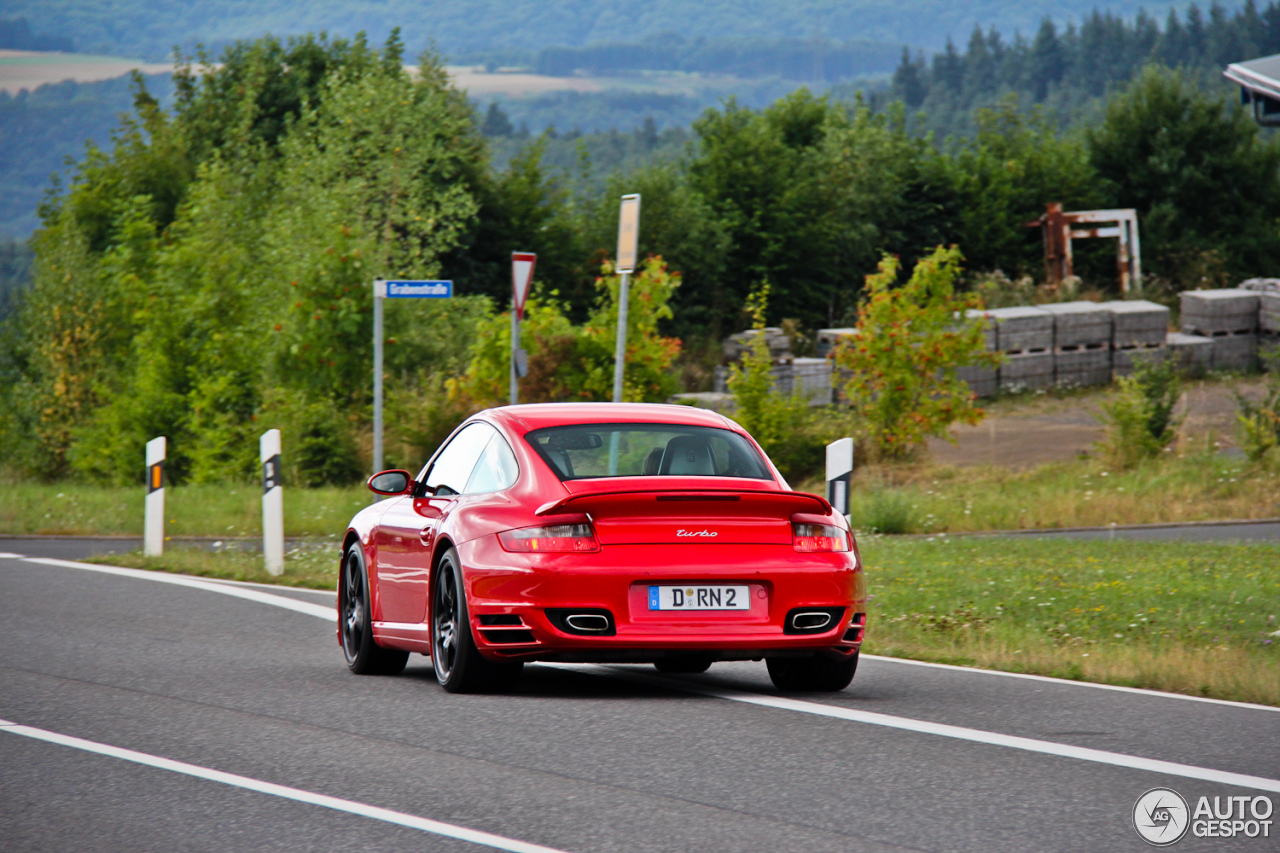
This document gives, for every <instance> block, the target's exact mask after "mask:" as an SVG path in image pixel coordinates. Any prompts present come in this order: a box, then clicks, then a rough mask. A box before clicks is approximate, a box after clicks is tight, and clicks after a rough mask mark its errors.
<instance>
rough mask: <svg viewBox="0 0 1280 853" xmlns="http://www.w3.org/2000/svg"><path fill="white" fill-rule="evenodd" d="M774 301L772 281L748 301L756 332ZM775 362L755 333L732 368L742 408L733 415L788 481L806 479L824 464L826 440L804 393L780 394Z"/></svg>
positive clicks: (736, 400)
mask: <svg viewBox="0 0 1280 853" xmlns="http://www.w3.org/2000/svg"><path fill="white" fill-rule="evenodd" d="M768 303H769V283H768V282H767V281H766V282H765V283H764V284H762V285H761V286H760V287H759V289H757V290H756V291H755V292H754V293H752V294H751V295H750V296H748V297H747V311H748V312H749V313H750V314H751V317H752V328H754V329H757V330H759V329H763V328H764V324H765V312H766V310H767V309H768ZM772 368H773V358H772V357H771V356H770V355H769V345H768V344H767V343H766V342H765V337H764V335H762V334H760V335H753V336H752V338H751V345H750V348H749V349H748V350H747V352H746V353H745V354H744V355H743V356H742V360H741V361H739V362H737V363H735V364H731V365H729V378H728V381H727V382H726V385H727V386H728V388H729V393H731V394H732V395H733V399H734V403H735V404H736V406H737V408H736V410H735V412H734V417H735V418H736V419H737V421H738V422H739V423H740V424H742V427H743V429H745V430H746V431H747V432H749V433H751V435H752V436H753V437H754V438H755V440H756V441H757V442H759V443H760V446H761V447H762V448H764V452H765V453H767V454H769V458H770V459H772V460H773V464H774V465H776V466H777V467H778V470H779V471H781V472H782V476H783V477H786V478H787V479H788V480H791V479H803V478H804V477H805V476H807V475H809V474H810V473H812V472H813V471H814V470H815V469H816V468H817V467H818V465H819V464H821V460H822V452H823V451H822V448H823V445H824V444H825V442H824V440H823V438H822V437H821V436H820V435H817V434H816V424H815V423H814V421H815V418H814V416H813V412H812V411H811V410H810V408H809V401H808V400H807V399H805V398H804V397H803V396H801V395H800V394H799V393H792V394H780V393H778V392H777V391H776V390H774V387H773V376H772V374H771V372H770V371H771V369H772Z"/></svg>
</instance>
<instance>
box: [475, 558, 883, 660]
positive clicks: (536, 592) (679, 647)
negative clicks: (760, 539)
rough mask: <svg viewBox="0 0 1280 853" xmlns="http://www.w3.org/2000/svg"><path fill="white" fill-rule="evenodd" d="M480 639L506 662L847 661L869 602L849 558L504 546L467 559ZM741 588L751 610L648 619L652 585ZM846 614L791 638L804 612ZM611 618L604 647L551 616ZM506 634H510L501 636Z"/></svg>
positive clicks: (661, 614)
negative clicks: (539, 550)
mask: <svg viewBox="0 0 1280 853" xmlns="http://www.w3.org/2000/svg"><path fill="white" fill-rule="evenodd" d="M459 555H460V556H461V558H462V562H463V567H464V577H465V582H466V585H467V601H468V604H469V609H470V612H471V622H472V634H473V636H474V637H475V639H476V645H477V647H478V648H479V650H480V652H481V653H482V654H484V655H485V656H486V657H489V658H492V659H502V660H554V661H572V662H652V661H656V660H661V659H663V658H670V657H677V656H687V655H697V656H699V657H704V658H708V659H710V660H752V659H757V658H761V657H766V656H768V657H774V656H785V655H788V654H794V655H811V654H813V653H815V652H824V653H828V654H832V655H849V654H852V653H853V652H855V651H857V650H858V648H859V647H860V646H861V643H862V634H863V628H865V624H866V621H865V620H866V617H865V613H866V602H865V592H864V585H863V580H862V570H861V567H860V566H858V565H857V561H856V557H855V555H854V554H853V553H851V552H846V553H836V554H802V553H798V552H796V551H795V550H794V549H793V548H792V547H791V546H789V545H750V546H747V545H708V544H702V543H698V544H690V545H680V546H674V547H673V546H670V545H611V546H610V545H606V546H604V547H603V549H602V550H601V551H600V552H598V553H594V554H512V553H508V552H506V551H503V550H502V549H501V547H500V546H499V545H498V544H497V541H496V538H494V537H485V538H483V539H479V540H475V541H473V542H469V543H466V544H465V545H464V546H463V547H462V548H459ZM699 583H715V584H739V585H745V586H747V587H748V588H749V590H750V596H751V608H750V610H734V611H692V612H671V611H651V610H649V609H648V603H647V602H648V596H647V590H648V587H649V586H650V585H663V584H674V585H679V584H699ZM819 607H821V608H839V615H838V617H837V618H836V619H835V621H834V622H833V624H832V625H831V626H830V627H827V628H826V629H825V630H822V631H820V632H815V633H802V634H797V633H788V632H787V631H786V630H785V625H784V623H785V618H786V616H787V614H788V613H790V612H793V611H795V610H796V609H797V608H819ZM557 608H561V609H581V610H583V611H607V612H608V614H609V615H610V617H611V619H612V625H611V629H612V630H610V631H609V632H608V634H607V635H598V634H597V635H584V634H582V633H571V632H569V631H566V630H565V628H564V624H563V621H562V620H560V621H559V622H558V621H557V620H554V619H553V618H551V617H550V616H549V615H548V613H547V611H548V609H552V610H554V609H557ZM495 623H501V624H495Z"/></svg>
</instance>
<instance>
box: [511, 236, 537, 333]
mask: <svg viewBox="0 0 1280 853" xmlns="http://www.w3.org/2000/svg"><path fill="white" fill-rule="evenodd" d="M537 262H538V256H537V255H535V254H534V253H533V252H512V253H511V302H512V305H514V306H515V309H516V319H518V320H523V319H524V303H525V300H526V299H528V298H529V285H530V284H532V283H533V267H534V264H536V263H537Z"/></svg>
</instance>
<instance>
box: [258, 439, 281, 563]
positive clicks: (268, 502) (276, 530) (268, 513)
mask: <svg viewBox="0 0 1280 853" xmlns="http://www.w3.org/2000/svg"><path fill="white" fill-rule="evenodd" d="M258 446H259V449H260V450H261V454H262V562H263V563H264V564H265V565H266V567H267V574H270V575H279V574H283V573H284V490H283V489H282V488H281V486H280V430H278V429H269V430H267V431H266V432H264V433H263V434H262V438H261V439H260V440H259V444H258Z"/></svg>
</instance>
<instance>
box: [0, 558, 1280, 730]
mask: <svg viewBox="0 0 1280 853" xmlns="http://www.w3.org/2000/svg"><path fill="white" fill-rule="evenodd" d="M4 558H12V559H21V560H24V561H25V562H29V563H45V564H47V565H51V566H69V567H71V568H75V569H85V570H88V571H100V572H104V573H107V574H120V575H123V576H125V577H133V578H141V579H142V580H152V581H159V582H160V583H174V584H178V585H180V586H191V587H195V588H198V589H207V590H209V591H211V592H226V590H224V589H218V588H217V587H218V586H227V587H231V588H235V587H245V586H247V587H261V588H265V589H272V588H278V587H272V585H271V584H255V583H248V582H246V581H232V580H226V579H223V578H198V579H197V578H191V577H189V576H187V575H170V574H165V573H163V572H152V571H146V570H142V569H122V568H119V567H116V566H104V565H99V564H96V563H78V562H75V561H73V560H55V559H51V558H44V557H24V556H23V555H22V554H10V553H4V552H0V559H4ZM289 589H291V590H296V591H298V592H310V593H316V594H319V595H335V596H336V594H337V593H335V592H332V591H329V590H321V589H305V588H303V587H289ZM226 594H228V595H236V593H226ZM238 597H240V598H249V599H250V600H252V601H259V602H261V603H263V604H278V602H279V601H288V602H291V604H278V606H280V607H285V608H287V609H290V610H296V611H297V612H299V613H308V614H310V615H312V616H319V617H320V618H322V619H333V618H335V613H334V612H333V611H331V610H329V609H328V608H326V607H319V608H318V609H313V608H316V605H308V604H307V603H306V602H299V601H297V600H295V599H291V598H288V597H287V596H282V595H271V594H269V593H264V594H263V597H253V596H248V595H241V596H238ZM266 599H272V600H270V601H268V600H266ZM295 604H296V605H297V606H296V607H295V606H293V605H295ZM863 658H865V659H867V660H878V661H885V662H886V663H901V664H908V665H910V666H924V667H931V668H934V669H946V670H951V671H952V672H963V673H968V674H971V675H998V676H1001V677H1003V678H1022V679H1026V680H1029V681H1045V682H1048V683H1050V684H1055V685H1059V686H1069V687H1090V688H1093V689H1095V690H1113V691H1116V692H1119V693H1134V694H1137V695H1139V696H1147V697H1150V698H1152V699H1182V700H1185V701H1189V702H1208V703H1210V704H1213V705H1224V706H1226V707H1230V708H1243V709H1246V710H1250V711H1271V712H1280V707H1277V706H1273V705H1257V704H1254V703H1252V702H1232V701H1231V700H1229V699H1210V698H1207V697H1204V696H1187V695H1185V694H1182V693H1165V692H1163V691H1160V690H1143V689H1142V688H1139V687H1121V686H1120V685H1118V684H1098V683H1096V682H1093V681H1071V680H1069V679H1065V678H1051V677H1050V676H1047V675H1030V674H1027V673H1022V672H1004V671H1001V670H998V669H979V668H977V667H972V666H954V665H952V664H945V663H930V662H928V661H920V660H909V659H907V658H891V657H884V656H882V655H869V654H864V655H863Z"/></svg>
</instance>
